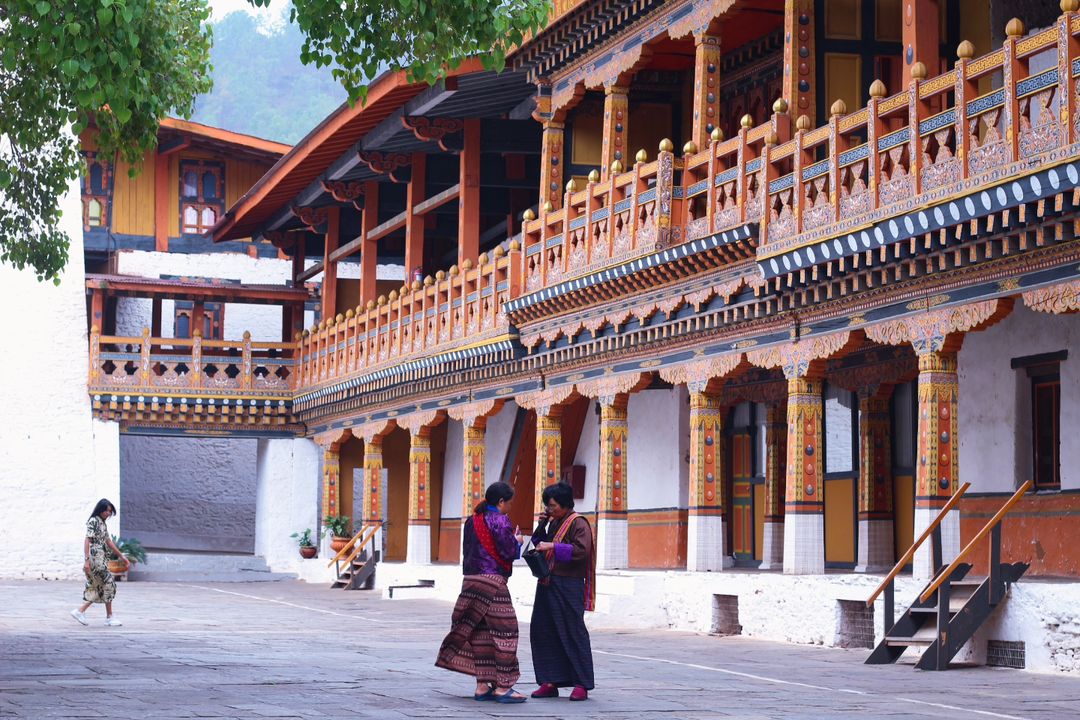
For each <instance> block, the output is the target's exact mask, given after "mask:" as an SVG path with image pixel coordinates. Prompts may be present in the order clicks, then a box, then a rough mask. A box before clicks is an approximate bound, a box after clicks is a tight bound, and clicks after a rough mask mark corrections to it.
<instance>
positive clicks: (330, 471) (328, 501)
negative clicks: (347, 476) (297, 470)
mask: <svg viewBox="0 0 1080 720" xmlns="http://www.w3.org/2000/svg"><path fill="white" fill-rule="evenodd" d="M319 445H320V447H322V449H323V465H322V477H323V483H322V485H323V488H322V489H323V494H322V497H323V500H322V507H323V515H324V516H326V515H339V514H340V512H339V510H340V509H341V508H340V500H341V487H340V479H341V478H340V474H341V450H340V448H341V446H340V444H338V443H336V442H324V443H319Z"/></svg>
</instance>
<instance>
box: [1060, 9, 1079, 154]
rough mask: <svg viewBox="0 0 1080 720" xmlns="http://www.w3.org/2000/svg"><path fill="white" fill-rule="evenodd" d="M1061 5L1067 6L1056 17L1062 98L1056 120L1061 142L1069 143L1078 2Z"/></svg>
mask: <svg viewBox="0 0 1080 720" xmlns="http://www.w3.org/2000/svg"><path fill="white" fill-rule="evenodd" d="M1061 7H1062V8H1063V9H1064V8H1067V9H1065V10H1064V13H1063V14H1062V16H1061V17H1060V18H1058V22H1057V26H1058V87H1059V88H1060V89H1059V90H1058V93H1059V95H1058V97H1060V98H1061V99H1062V102H1061V103H1060V110H1059V116H1058V120H1059V121H1060V122H1061V128H1062V131H1063V133H1064V134H1063V136H1062V138H1061V143H1062V144H1063V145H1071V144H1073V143H1074V142H1076V135H1077V134H1076V123H1075V122H1074V119H1075V118H1076V112H1077V109H1076V106H1077V103H1076V93H1073V92H1069V87H1070V85H1071V84H1072V83H1071V82H1070V81H1071V80H1072V62H1073V60H1075V59H1076V58H1077V57H1080V40H1077V39H1076V38H1075V37H1074V36H1073V34H1072V22H1073V19H1074V18H1076V17H1077V14H1076V9H1077V8H1078V7H1080V4H1078V3H1076V2H1075V1H1074V0H1070V2H1064V3H1062V4H1061Z"/></svg>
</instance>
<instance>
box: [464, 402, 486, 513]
mask: <svg viewBox="0 0 1080 720" xmlns="http://www.w3.org/2000/svg"><path fill="white" fill-rule="evenodd" d="M463 424H464V426H465V461H464V464H463V469H464V473H465V475H464V478H463V485H462V487H463V488H464V492H463V498H462V500H463V502H464V506H463V508H462V511H461V512H462V514H461V516H462V517H463V518H467V517H469V516H470V515H472V513H473V510H474V509H475V508H476V505H477V503H479V502H480V501H481V500H483V499H484V491H485V490H486V489H487V488H486V487H484V463H485V448H486V446H485V444H484V443H485V437H486V430H487V418H486V417H483V416H481V417H475V418H471V419H466V420H464V421H463Z"/></svg>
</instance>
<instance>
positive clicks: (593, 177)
mask: <svg viewBox="0 0 1080 720" xmlns="http://www.w3.org/2000/svg"><path fill="white" fill-rule="evenodd" d="M589 182H591V183H595V182H600V171H599V170H596V169H593V170H590V171H589Z"/></svg>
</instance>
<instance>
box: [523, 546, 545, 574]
mask: <svg viewBox="0 0 1080 720" xmlns="http://www.w3.org/2000/svg"><path fill="white" fill-rule="evenodd" d="M530 542H532V541H531V540H530ZM521 557H522V558H523V559H524V560H525V564H526V565H528V566H529V570H531V571H532V574H533V577H535V578H537V579H539V580H545V579H547V577H548V576H549V575H551V567H549V566H548V560H547V555H546V554H544V553H542V552H540V551H539V550H537V549H536V547H535V546H533V547H532V548H530V549H529V550H526V551H525V552H523V553H521Z"/></svg>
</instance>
